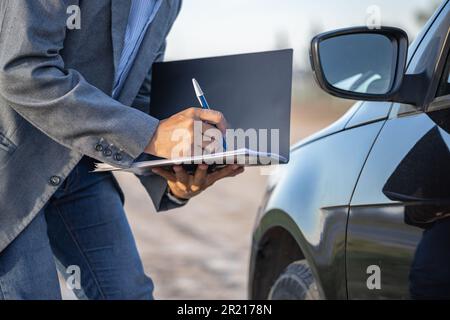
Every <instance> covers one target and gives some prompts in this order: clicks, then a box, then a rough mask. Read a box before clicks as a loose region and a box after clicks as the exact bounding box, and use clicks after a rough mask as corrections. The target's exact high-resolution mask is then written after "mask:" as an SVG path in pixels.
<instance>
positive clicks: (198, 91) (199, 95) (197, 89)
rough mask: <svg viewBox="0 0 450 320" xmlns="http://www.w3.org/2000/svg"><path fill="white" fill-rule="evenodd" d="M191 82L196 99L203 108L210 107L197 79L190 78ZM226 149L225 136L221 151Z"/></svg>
mask: <svg viewBox="0 0 450 320" xmlns="http://www.w3.org/2000/svg"><path fill="white" fill-rule="evenodd" d="M192 84H193V85H194V90H195V95H196V96H197V99H198V101H199V102H200V105H201V106H202V108H203V109H210V108H209V104H208V101H206V97H205V94H204V93H203V90H202V88H201V87H200V85H199V84H198V82H197V80H195V79H192ZM226 150H227V142H226V140H225V137H223V151H226Z"/></svg>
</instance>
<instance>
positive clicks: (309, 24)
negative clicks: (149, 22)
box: [166, 0, 440, 67]
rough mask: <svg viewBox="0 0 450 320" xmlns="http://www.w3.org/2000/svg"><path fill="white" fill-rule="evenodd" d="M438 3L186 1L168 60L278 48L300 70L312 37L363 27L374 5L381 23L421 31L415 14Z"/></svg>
mask: <svg viewBox="0 0 450 320" xmlns="http://www.w3.org/2000/svg"><path fill="white" fill-rule="evenodd" d="M433 2H440V1H438V0H369V1H367V0H184V1H183V7H182V10H181V12H180V15H179V16H178V19H177V21H176V22H175V25H174V26H173V28H172V31H171V33H170V34H169V37H168V47H167V52H166V60H179V59H190V58H199V57H207V56H218V55H227V54H235V53H245V52H257V51H266V50H273V49H277V48H287V47H291V48H294V49H295V51H294V52H295V57H294V59H295V64H296V66H297V67H304V64H305V63H306V62H307V59H306V57H307V54H308V50H309V41H310V39H311V38H312V36H313V34H317V33H320V32H323V31H328V30H333V29H337V28H344V27H350V26H357V25H366V21H367V20H368V19H369V14H368V11H370V12H374V11H373V7H372V6H374V5H375V6H377V8H379V12H380V18H381V24H382V25H389V26H397V27H401V28H403V29H405V30H406V31H407V32H408V33H409V34H410V36H411V37H412V38H413V37H414V36H415V34H416V33H417V32H418V31H419V30H420V27H419V26H418V24H417V22H416V20H415V15H416V12H417V11H418V10H427V8H430V7H431V6H432V3H433Z"/></svg>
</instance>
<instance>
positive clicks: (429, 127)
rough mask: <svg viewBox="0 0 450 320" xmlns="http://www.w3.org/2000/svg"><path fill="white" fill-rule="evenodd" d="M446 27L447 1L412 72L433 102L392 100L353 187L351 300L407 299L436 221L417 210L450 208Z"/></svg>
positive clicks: (348, 248) (349, 247)
mask: <svg viewBox="0 0 450 320" xmlns="http://www.w3.org/2000/svg"><path fill="white" fill-rule="evenodd" d="M449 27H450V6H449V4H448V3H447V5H446V6H444V7H442V9H441V11H440V13H439V14H438V15H437V16H436V18H435V19H434V22H433V23H432V25H431V26H430V28H429V29H428V32H427V34H426V35H425V37H424V38H423V40H422V41H421V42H420V45H419V46H418V49H417V51H416V53H415V55H414V57H413V58H412V60H411V62H410V64H409V67H408V70H407V73H409V74H422V75H423V76H424V77H425V78H426V79H427V81H426V83H427V88H426V97H425V98H426V101H427V102H429V107H428V108H426V109H425V110H419V109H416V108H415V107H413V106H410V105H402V104H394V105H393V108H392V111H391V114H390V116H389V119H388V120H387V121H386V122H385V124H384V127H383V129H382V130H381V132H380V134H379V136H378V138H377V140H376V142H375V143H374V145H373V147H372V150H371V152H370V154H369V156H368V158H367V161H366V164H365V166H364V168H363V170H362V172H361V175H360V178H359V181H358V183H357V186H356V188H355V191H354V194H353V197H352V201H351V206H350V213H349V218H348V226H347V242H346V274H347V290H348V297H349V298H350V299H377V298H386V299H408V298H410V292H409V286H410V283H409V276H410V271H411V264H412V261H413V259H414V256H415V254H416V248H417V245H418V243H419V242H420V241H421V239H422V232H423V229H424V228H429V227H430V226H432V223H427V224H422V223H419V222H422V221H421V220H417V219H414V215H415V214H417V213H419V214H424V213H425V214H431V215H438V214H446V213H447V212H448V211H450V210H448V208H449V207H448V206H447V205H446V202H447V201H450V170H449V165H448V164H449V163H450V155H449V149H448V148H449V147H450V135H449V132H450V130H449V129H450V109H449V106H450V99H448V97H444V98H442V97H440V98H439V97H437V96H441V95H445V94H450V92H446V91H447V90H448V86H447V85H446V83H447V82H448V80H449V78H448V68H449V65H450V63H447V66H446V67H445V65H446V60H448V58H447V57H448V56H447V52H448V46H449V41H448V40H447V39H448V34H449ZM439 86H441V87H440V88H441V89H438V88H439ZM446 88H447V89H446ZM411 94H415V92H411ZM373 107H377V106H376V105H374V106H373ZM411 217H412V218H411ZM449 231H450V230H449Z"/></svg>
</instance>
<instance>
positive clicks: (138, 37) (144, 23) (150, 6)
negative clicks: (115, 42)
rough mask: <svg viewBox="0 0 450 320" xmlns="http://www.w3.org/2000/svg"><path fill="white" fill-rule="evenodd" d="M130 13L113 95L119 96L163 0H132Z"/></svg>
mask: <svg viewBox="0 0 450 320" xmlns="http://www.w3.org/2000/svg"><path fill="white" fill-rule="evenodd" d="M131 1H132V2H131V8H130V14H129V17H128V25H127V30H126V32H125V40H124V46H123V51H122V55H121V58H120V62H119V66H118V68H117V72H116V75H115V79H114V89H113V96H114V97H117V96H118V95H119V93H120V90H121V89H122V87H123V84H124V82H125V80H126V78H127V76H128V74H129V72H130V70H131V67H132V66H133V62H134V59H135V58H136V55H137V53H138V51H139V47H140V46H141V43H142V40H143V39H144V36H145V33H146V31H147V29H148V27H149V25H150V23H152V21H153V19H154V18H155V16H156V13H157V12H158V10H159V8H160V6H161V2H162V0H131Z"/></svg>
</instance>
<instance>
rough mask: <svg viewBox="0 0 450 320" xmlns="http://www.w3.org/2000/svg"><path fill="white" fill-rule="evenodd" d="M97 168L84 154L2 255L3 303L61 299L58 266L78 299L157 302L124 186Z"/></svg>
mask: <svg viewBox="0 0 450 320" xmlns="http://www.w3.org/2000/svg"><path fill="white" fill-rule="evenodd" d="M93 165H94V164H93V160H92V159H90V158H87V157H84V158H83V159H82V160H81V161H80V163H79V164H78V165H77V166H76V167H75V169H74V170H73V171H72V172H71V174H70V175H69V176H68V178H67V179H66V180H65V181H64V182H63V183H62V185H61V186H60V188H59V189H58V190H57V192H56V193H55V194H54V195H53V197H52V198H51V199H50V201H49V202H48V203H47V204H46V206H45V207H44V208H43V209H42V210H41V212H40V213H39V214H38V215H37V216H36V218H35V219H34V220H33V221H32V223H31V224H30V225H29V226H28V227H27V228H26V229H25V230H24V231H23V232H22V233H21V234H20V235H19V236H18V237H17V238H16V239H15V240H14V241H13V242H12V243H11V244H10V245H9V246H8V247H7V248H6V249H5V250H4V251H2V252H1V253H0V299H5V300H18V299H20V300H22V299H26V300H58V299H61V290H60V287H59V280H58V276H57V268H59V269H60V272H61V274H62V275H63V276H66V277H67V281H69V280H70V282H68V283H70V285H71V288H73V291H74V293H75V294H76V296H77V297H78V298H80V299H101V300H103V299H108V300H109V299H111V300H117V299H124V300H128V299H136V300H137V299H152V298H153V283H152V281H151V279H150V278H149V277H147V276H146V274H145V273H144V269H143V266H142V262H141V259H140V257H139V254H138V251H137V248H136V244H135V241H134V238H133V234H132V232H131V229H130V226H129V224H128V221H127V218H126V215H125V211H124V209H123V195H122V192H121V190H120V187H119V186H118V184H117V182H116V180H115V178H114V177H113V175H112V174H111V173H90V171H91V170H92V169H93ZM77 279H78V282H79V283H77Z"/></svg>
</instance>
